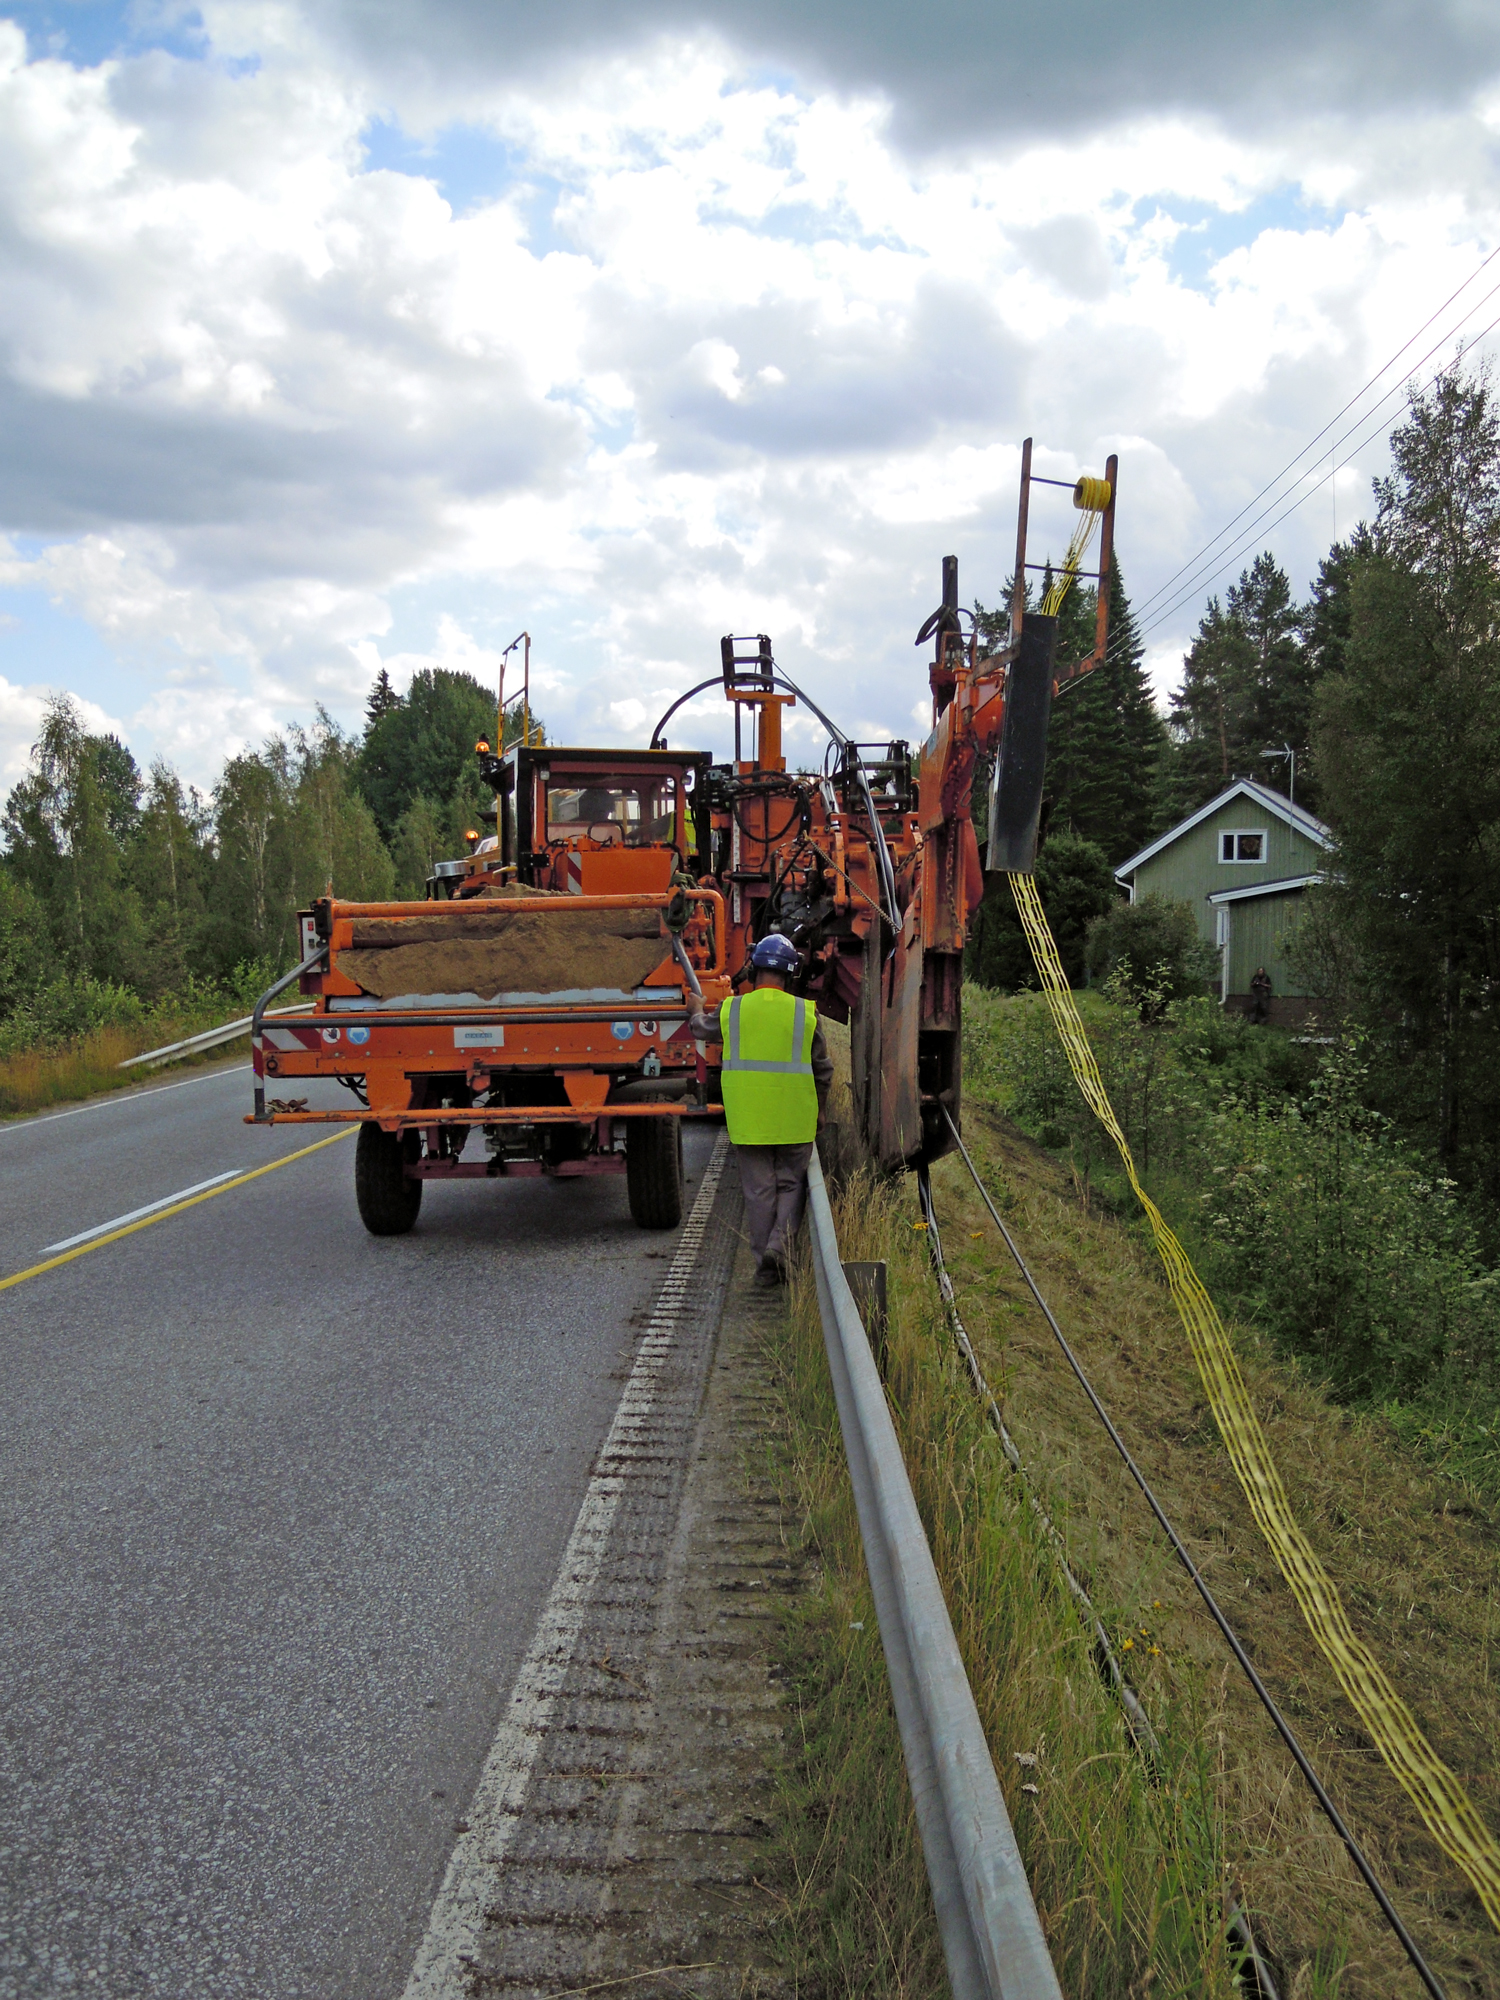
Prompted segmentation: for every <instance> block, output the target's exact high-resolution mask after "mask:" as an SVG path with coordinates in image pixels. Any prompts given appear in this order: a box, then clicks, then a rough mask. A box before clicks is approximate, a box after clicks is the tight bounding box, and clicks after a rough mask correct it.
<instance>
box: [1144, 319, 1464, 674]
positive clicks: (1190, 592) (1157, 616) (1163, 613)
mask: <svg viewBox="0 0 1500 2000" xmlns="http://www.w3.org/2000/svg"><path fill="white" fill-rule="evenodd" d="M1494 291H1500V285H1497V286H1496V287H1495V288H1494ZM1493 296H1494V292H1488V293H1486V294H1485V298H1486V299H1488V298H1491V297H1493ZM1480 303H1481V304H1483V303H1484V301H1483V300H1481V302H1480ZM1496 327H1500V317H1496V318H1495V319H1492V320H1491V321H1490V322H1489V324H1488V325H1487V326H1484V327H1482V328H1481V329H1480V331H1479V332H1478V333H1477V334H1476V335H1475V336H1474V339H1475V341H1476V342H1478V341H1481V340H1486V339H1488V337H1489V335H1490V334H1492V333H1493V332H1494V331H1495V329H1496ZM1442 345H1443V342H1442V341H1439V342H1438V343H1437V346H1438V347H1440V346H1442ZM1434 352H1436V348H1431V349H1429V350H1428V353H1427V354H1426V355H1424V356H1423V357H1422V359H1423V360H1424V361H1425V360H1428V359H1429V358H1430V357H1431V355H1432V354H1433V353H1434ZM1420 365H1421V364H1420V363H1419V364H1418V366H1420ZM1413 372H1415V371H1413ZM1441 373H1442V370H1441V369H1437V370H1435V371H1434V373H1433V374H1431V375H1430V376H1429V377H1428V378H1427V381H1426V382H1425V383H1424V384H1423V387H1424V388H1431V386H1432V384H1433V383H1434V382H1436V381H1437V379H1438V377H1439V375H1441ZM1410 379H1411V377H1410V376H1406V377H1404V378H1403V382H1402V383H1398V384H1397V385H1396V389H1399V388H1400V387H1402V386H1403V384H1404V382H1406V381H1409V380H1410ZM1396 389H1392V390H1390V391H1388V392H1387V394H1386V396H1383V397H1382V398H1381V399H1380V401H1381V403H1384V402H1386V401H1388V400H1389V397H1390V396H1391V395H1394V394H1395V393H1396ZM1376 407H1377V408H1379V404H1377V405H1376ZM1368 415H1369V413H1368V412H1366V417H1368ZM1365 421H1366V418H1364V417H1362V418H1361V419H1360V420H1359V423H1356V424H1351V425H1350V427H1349V429H1348V430H1347V431H1345V432H1344V434H1343V436H1342V437H1341V438H1340V439H1339V443H1340V444H1343V443H1344V442H1345V440H1347V439H1348V438H1349V437H1351V436H1352V435H1353V433H1354V432H1355V431H1356V430H1358V429H1359V428H1360V424H1363V423H1364V422H1365ZM1389 421H1390V418H1389V414H1388V413H1387V414H1386V415H1383V416H1380V417H1377V418H1376V420H1375V422H1374V424H1373V425H1371V426H1370V428H1369V429H1368V430H1367V431H1365V433H1364V435H1363V436H1362V437H1361V438H1359V440H1358V441H1357V442H1356V443H1355V444H1354V445H1353V446H1352V447H1351V448H1350V450H1349V451H1348V452H1346V453H1345V454H1344V456H1343V457H1342V458H1341V459H1339V461H1338V463H1337V464H1335V465H1333V466H1330V468H1329V470H1328V471H1327V472H1325V473H1323V474H1322V475H1321V476H1320V477H1319V478H1318V479H1316V480H1314V481H1313V483H1312V484H1311V485H1309V486H1306V487H1305V489H1304V490H1303V491H1302V492H1301V493H1299V494H1298V495H1297V497H1296V498H1295V499H1294V500H1292V501H1291V502H1290V504H1289V505H1288V506H1286V507H1284V508H1283V509H1282V511H1281V513H1279V514H1278V515H1277V516H1276V518H1275V520H1274V521H1272V522H1270V523H1269V525H1268V526H1267V527H1266V528H1265V529H1264V530H1262V529H1261V527H1260V523H1261V522H1262V521H1264V520H1265V516H1266V514H1268V513H1270V511H1271V508H1270V507H1267V508H1266V509H1265V510H1264V511H1263V512H1262V513H1261V514H1260V515H1258V516H1257V517H1256V520H1255V521H1253V522H1252V523H1251V524H1250V532H1249V533H1247V534H1246V536H1245V537H1244V539H1243V540H1242V541H1240V543H1239V544H1238V546H1237V547H1235V548H1234V549H1232V550H1231V551H1230V552H1229V553H1228V554H1226V555H1224V556H1223V557H1222V558H1221V559H1220V560H1219V561H1218V562H1217V563H1216V564H1215V565H1214V566H1213V567H1212V568H1210V569H1208V570H1199V571H1198V572H1196V574H1195V575H1194V576H1193V577H1192V578H1191V579H1190V580H1189V581H1188V582H1187V583H1186V584H1184V585H1183V586H1182V587H1181V588H1180V589H1179V590H1178V591H1177V592H1176V593H1174V595H1173V598H1172V601H1171V602H1170V603H1168V604H1164V605H1160V606H1158V608H1157V610H1156V611H1155V613H1154V614H1153V615H1152V616H1151V617H1149V618H1140V622H1139V625H1138V630H1137V637H1139V638H1141V639H1144V638H1145V637H1146V636H1147V634H1148V633H1150V632H1154V631H1155V630H1156V629H1157V627H1158V626H1160V625H1162V624H1164V623H1165V622H1166V620H1167V619H1169V618H1171V617H1172V616H1173V615H1174V614H1175V613H1176V612H1178V611H1180V610H1181V609H1182V607H1183V605H1184V604H1186V603H1187V601H1188V599H1189V598H1191V597H1193V596H1194V595H1195V594H1196V593H1197V592H1198V591H1200V590H1204V589H1207V588H1208V587H1209V586H1210V585H1211V584H1214V583H1216V582H1217V581H1218V579H1219V578H1220V577H1221V576H1223V575H1224V573H1225V571H1226V570H1230V569H1233V567H1234V565H1235V564H1236V563H1237V562H1238V561H1239V560H1240V559H1241V558H1242V557H1243V556H1244V555H1246V554H1247V553H1248V551H1249V550H1250V549H1251V548H1252V547H1253V546H1254V545H1255V543H1256V542H1258V541H1262V540H1264V539H1265V537H1266V536H1268V535H1270V534H1272V533H1273V532H1274V531H1275V530H1276V529H1277V528H1279V527H1280V526H1281V523H1282V522H1283V521H1285V520H1286V519H1287V518H1288V516H1290V515H1292V514H1295V513H1296V511H1297V509H1298V508H1299V507H1300V506H1302V505H1303V503H1304V502H1305V501H1308V500H1310V499H1311V498H1312V497H1313V495H1314V494H1315V493H1318V492H1320V491H1321V490H1322V489H1323V487H1325V486H1326V485H1327V484H1328V482H1329V481H1330V480H1331V479H1336V478H1337V477H1338V475H1339V473H1340V472H1341V471H1342V470H1343V469H1344V467H1345V466H1346V465H1347V464H1348V463H1349V461H1350V459H1351V458H1353V457H1354V455H1355V453H1356V452H1359V451H1362V450H1363V449H1364V447H1365V446H1366V445H1367V444H1369V443H1370V442H1371V441H1372V439H1374V438H1375V437H1377V436H1378V435H1379V433H1380V431H1381V430H1382V429H1383V428H1384V426H1385V425H1386V424H1387V423H1388V422H1389ZM1307 476H1308V477H1310V476H1311V475H1307ZM1286 497H1287V496H1286V494H1285V493H1283V494H1282V495H1281V498H1282V499H1286ZM1271 504H1272V506H1275V505H1276V504H1277V503H1276V502H1275V501H1273V502H1272V503H1271ZM1137 615H1138V617H1139V614H1137ZM1109 650H1110V651H1112V650H1113V649H1112V648H1111V649H1109ZM1106 657H1108V652H1107V653H1106Z"/></svg>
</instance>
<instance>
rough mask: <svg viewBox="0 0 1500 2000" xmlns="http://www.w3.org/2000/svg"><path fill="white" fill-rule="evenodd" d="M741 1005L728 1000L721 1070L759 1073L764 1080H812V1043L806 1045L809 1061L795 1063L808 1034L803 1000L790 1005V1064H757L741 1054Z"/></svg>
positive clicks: (741, 1001)
mask: <svg viewBox="0 0 1500 2000" xmlns="http://www.w3.org/2000/svg"><path fill="white" fill-rule="evenodd" d="M742 1004H743V1000H742V999H740V1000H731V1001H730V1002H729V1032H728V1034H727V1035H726V1037H725V1040H724V1064H723V1066H724V1068H725V1069H753V1070H759V1071H760V1072H761V1074H762V1075H763V1076H802V1075H803V1074H806V1075H808V1076H811V1075H812V1043H811V1042H810V1041H809V1043H808V1045H807V1048H808V1060H807V1061H806V1062H798V1061H797V1060H796V1053H797V1050H798V1048H799V1047H800V1046H801V1043H802V1037H803V1035H804V1034H805V1033H806V1031H807V1002H806V1001H805V1000H798V1001H796V1002H794V1004H793V1011H792V1057H793V1059H792V1061H791V1062H760V1061H758V1060H753V1059H747V1058H746V1057H744V1056H742V1055H741V1054H740V1007H741V1005H742Z"/></svg>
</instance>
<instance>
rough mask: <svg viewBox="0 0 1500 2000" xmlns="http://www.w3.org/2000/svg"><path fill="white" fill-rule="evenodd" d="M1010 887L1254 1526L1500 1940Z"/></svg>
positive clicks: (1050, 963) (1465, 1806)
mask: <svg viewBox="0 0 1500 2000" xmlns="http://www.w3.org/2000/svg"><path fill="white" fill-rule="evenodd" d="M1010 884H1011V889H1012V891H1013V893H1014V895H1015V901H1016V909H1017V911H1018V912H1019V914H1020V918H1021V924H1022V927H1023V929H1024V930H1025V932H1026V939H1027V943H1028V944H1029V945H1030V947H1031V956H1032V961H1033V963H1034V964H1035V966H1036V969H1037V976H1038V978H1039V979H1040V981H1041V985H1042V992H1043V994H1044V995H1045V996H1046V1001H1047V1007H1048V1010H1049V1012H1050V1013H1051V1016H1052V1021H1053V1025H1054V1026H1055V1028H1056V1029H1057V1033H1058V1039H1059V1040H1060V1041H1061V1042H1062V1045H1063V1050H1064V1052H1065V1054H1066V1055H1067V1058H1068V1065H1069V1067H1070V1068H1071V1070H1072V1072H1073V1080H1074V1082H1075V1083H1076V1084H1077V1085H1078V1088H1079V1091H1080V1093H1081V1094H1082V1096H1083V1099H1084V1102H1085V1103H1086V1104H1087V1105H1088V1107H1089V1109H1090V1110H1091V1111H1092V1112H1093V1114H1094V1116H1095V1117H1096V1118H1097V1119H1098V1120H1099V1122H1100V1124H1101V1125H1102V1126H1103V1127H1104V1129H1105V1131H1106V1132H1107V1133H1108V1134H1109V1136H1110V1138H1111V1139H1112V1140H1113V1141H1114V1144H1115V1148H1116V1150H1117V1152H1118V1153H1119V1155H1120V1160H1121V1163H1122V1164H1123V1166H1124V1168H1125V1173H1126V1176H1127V1178H1128V1179H1129V1182H1130V1185H1131V1187H1132V1189H1133V1190H1134V1191H1135V1195H1136V1199H1137V1200H1138V1201H1139V1202H1140V1204H1141V1207H1142V1208H1143V1209H1144V1210H1145V1212H1146V1217H1147V1220H1148V1221H1149V1222H1150V1224H1151V1233H1152V1236H1153V1237H1154V1239H1155V1242H1156V1248H1157V1252H1158V1254H1159V1255H1160V1257H1161V1261H1162V1265H1163V1267H1164V1268H1165V1271H1166V1276H1167V1285H1168V1288H1169V1289H1170V1291H1171V1294H1172V1302H1173V1304H1174V1305H1175V1306H1176V1307H1177V1311H1178V1314H1179V1316H1180V1317H1181V1320H1182V1324H1183V1327H1184V1329H1185V1330H1186V1333H1187V1337H1188V1344H1189V1346H1190V1347H1191V1349H1192V1353H1193V1359H1194V1361H1195V1362H1196V1363H1197V1367H1198V1374H1199V1377H1200V1379H1201V1380H1202V1383H1203V1387H1204V1391H1205V1393H1206V1394H1207V1396H1208V1401H1209V1406H1210V1408H1211V1409H1212V1411H1213V1413H1214V1419H1215V1421H1216V1423H1217V1424H1218V1426H1219V1432H1220V1435H1221V1436H1222V1438H1223V1440H1224V1445H1225V1449H1226V1450H1227V1451H1228V1453H1229V1459H1230V1463H1231V1464H1232V1465H1233V1467H1234V1470H1235V1476H1236V1478H1237V1479H1238V1480H1239V1482H1240V1485H1241V1487H1242V1488H1243V1490H1244V1494H1245V1498H1246V1499H1247V1500H1248V1501H1249V1503H1250V1511H1251V1513H1252V1514H1253V1515H1254V1517H1255V1522H1256V1526H1257V1527H1258V1528H1259V1529H1260V1531H1261V1534H1262V1535H1263V1536H1264V1537H1265V1540H1266V1542H1267V1545H1268V1546H1269V1548H1270V1550H1271V1553H1272V1555H1273V1556H1274V1557H1275V1558H1276V1564H1277V1567H1278V1568H1279V1569H1280V1571H1281V1573H1282V1575H1283V1576H1284V1577H1285V1578H1286V1581H1287V1585H1288V1587H1289V1589H1290V1590H1291V1593H1292V1595H1293V1597H1294V1598H1295V1599H1296V1601H1297V1606H1298V1609H1299V1610H1300V1611H1301V1613H1302V1616H1303V1618H1304V1619H1305V1620H1306V1622H1307V1627H1308V1630H1309V1631H1310V1632H1311V1633H1312V1635H1313V1638H1314V1639H1315V1640H1316V1641H1317V1644H1318V1646H1319V1648H1320V1650H1321V1651H1322V1653H1323V1655H1324V1657H1325V1659H1327V1661H1328V1663H1329V1665H1330V1666H1331V1667H1332V1668H1333V1671H1334V1674H1335V1676H1336V1677H1337V1679H1338V1683H1339V1686H1340V1687H1341V1688H1342V1689H1343V1690H1344V1693H1345V1694H1346V1695H1347V1696H1348V1698H1349V1700H1350V1702H1351V1703H1352V1704H1353V1706H1354V1709H1355V1711H1356V1713H1357V1714H1358V1715H1359V1718H1360V1720H1361V1722H1363V1724H1364V1725H1365V1728H1366V1729H1367V1730H1368V1731H1369V1733H1370V1736H1371V1738H1372V1740H1373V1741H1374V1743H1375V1746H1376V1748H1377V1749H1378V1750H1379V1752H1380V1754H1381V1756H1382V1758H1383V1759H1384V1760H1385V1763H1386V1765H1387V1767H1388V1768H1389V1770H1390V1771H1391V1772H1392V1774H1393V1775H1394V1777H1395V1778H1396V1780H1397V1782H1398V1783H1399V1784H1400V1786H1401V1787H1402V1789H1403V1791H1405V1793H1406V1794H1407V1796H1408V1798H1410V1799H1411V1801H1412V1803H1413V1804H1414V1805H1415V1806H1416V1808H1417V1811H1418V1812H1419V1813H1420V1814H1421V1816H1422V1821H1423V1824H1424V1825H1425V1826H1426V1827H1427V1830H1428V1832H1429V1833H1430V1834H1431V1835H1432V1837H1433V1839H1434V1840H1435V1841H1436V1842H1437V1844H1438V1846H1439V1847H1440V1848H1441V1849H1442V1850H1443V1852H1444V1853H1445V1854H1446V1855H1447V1856H1448V1858H1449V1860H1450V1861H1452V1862H1454V1863H1455V1864H1456V1865H1457V1866H1458V1867H1459V1868H1461V1869H1462V1870H1463V1873H1464V1874H1465V1876H1467V1878H1468V1880H1469V1882H1470V1883H1471V1884H1472V1885H1473V1887H1474V1890H1475V1892H1476V1894H1477V1895H1478V1897H1479V1900H1480V1902H1481V1904H1482V1905H1483V1907H1484V1911H1485V1914H1486V1915H1487V1916H1488V1917H1489V1919H1490V1922H1491V1923H1492V1924H1493V1925H1494V1926H1495V1927H1496V1929H1497V1930H1500V1846H1497V1845H1496V1842H1495V1839H1494V1836H1493V1835H1492V1834H1491V1832H1490V1830H1489V1828H1488V1827H1487V1826H1486V1825H1485V1823H1484V1821H1483V1820H1482V1819H1481V1818H1480V1816H1479V1814H1478V1812H1477V1810H1476V1809H1475V1807H1474V1804H1473V1801H1472V1800H1471V1799H1470V1798H1469V1795H1468V1793H1467V1792H1466V1791H1465V1790H1464V1787H1463V1785H1462V1784H1461V1783H1460V1782H1459V1780H1458V1778H1457V1777H1456V1776H1455V1775H1454V1773H1453V1772H1452V1771H1450V1770H1449V1769H1448V1766H1447V1765H1446V1764H1445V1763H1444V1762H1443V1760H1442V1758H1441V1757H1439V1755H1438V1754H1437V1752H1436V1750H1434V1749H1433V1747H1432V1745H1431V1744H1430V1743H1429V1742H1428V1740H1427V1738H1426V1736H1424V1735H1423V1733H1422V1731H1421V1729H1420V1728H1419V1727H1418V1724H1417V1720H1416V1717H1415V1716H1414V1715H1413V1714H1412V1712H1411V1710H1410V1709H1409V1708H1408V1707H1407V1705H1406V1703H1405V1702H1404V1701H1403V1700H1402V1699H1401V1696H1400V1695H1399V1694H1398V1693H1397V1692H1396V1689H1395V1687H1394V1686H1393V1685H1392V1683H1391V1681H1390V1679H1389V1678H1388V1676H1387V1675H1386V1673H1385V1670H1384V1668H1383V1667H1382V1666H1381V1665H1380V1663H1379V1661H1378V1660H1377V1659H1376V1658H1375V1656H1374V1654H1373V1653H1372V1652H1371V1651H1370V1649H1369V1647H1368V1646H1367V1645H1366V1644H1365V1643H1364V1641H1363V1640H1362V1639H1361V1638H1359V1637H1358V1635H1357V1634H1356V1632H1355V1630H1354V1627H1353V1626H1352V1625H1351V1624H1350V1622H1349V1614H1348V1612H1347V1611H1346V1610H1345V1609H1344V1601H1343V1599H1342V1597H1341V1596H1340V1595H1339V1592H1338V1589H1337V1586H1336V1585H1335V1584H1334V1582H1333V1579H1332V1578H1331V1577H1330V1576H1329V1574H1328V1572H1327V1571H1326V1570H1325V1569H1324V1567H1323V1565H1322V1562H1321V1561H1320V1560H1319V1558H1318V1556H1317V1554H1316V1552H1315V1551H1314V1549H1313V1546H1312V1544H1311V1543H1310V1542H1309V1541H1308V1539H1307V1537H1306V1535H1305V1534H1304V1533H1303V1532H1302V1529H1301V1527H1300V1526H1299V1525H1298V1522H1297V1519H1296V1516H1295V1515H1294V1514H1293V1512H1292V1506H1291V1502H1290V1500H1289V1499H1288V1498H1287V1493H1286V1488H1285V1487H1284V1486H1283V1484H1282V1480H1281V1474H1280V1472H1279V1471H1278V1470H1277V1467H1276V1462H1275V1460H1274V1458H1273V1457H1272V1455H1271V1448H1270V1446H1269V1444H1268V1443H1267V1441H1266V1436H1265V1432H1264V1431H1263V1430H1262V1429H1261V1425H1260V1419H1259V1418H1258V1417H1257V1416H1256V1414H1255V1405H1254V1403H1253V1402H1252V1401H1251V1397H1250V1391H1249V1389H1248V1388H1247V1386H1246V1383H1245V1378H1244V1376H1243V1375H1242V1374H1241V1373H1240V1365H1239V1362H1238V1360H1237V1359H1236V1357H1235V1352H1234V1348H1233V1346H1232V1345H1231V1343H1230V1339H1229V1336H1228V1334H1227V1333H1226V1332H1225V1331H1224V1326H1223V1322H1222V1321H1221V1320H1220V1318H1219V1314H1218V1311H1217V1308H1216V1307H1215V1305H1214V1302H1213V1300H1212V1299H1211V1298H1210V1297H1209V1295H1208V1293H1207V1291H1206V1290H1205V1289H1204V1286H1203V1282H1202V1280H1201V1279H1200V1278H1199V1276H1198V1273H1197V1272H1196V1271H1195V1270H1194V1268H1193V1264H1192V1260H1191V1259H1190V1258H1189V1256H1188V1254H1187V1252H1186V1251H1185V1250H1184V1249H1183V1247H1182V1245H1181V1243H1180V1242H1179V1241H1178V1239H1177V1236H1176V1234H1175V1232H1174V1231H1173V1230H1172V1229H1171V1227H1170V1226H1169V1225H1168V1223H1167V1221H1166V1219H1165V1217H1164V1216H1163V1215H1162V1213H1161V1211H1160V1209H1159V1208H1158V1207H1157V1206H1156V1203H1155V1202H1154V1201H1152V1199H1151V1197H1150V1195H1148V1194H1147V1192H1146V1190H1145V1188H1144V1187H1143V1186H1142V1185H1141V1180H1140V1176H1139V1174H1138V1173H1137V1172H1136V1166H1135V1159H1134V1156H1133V1155H1132V1153H1131V1150H1130V1144H1129V1141H1128V1140H1127V1139H1126V1137H1125V1133H1124V1130H1123V1128H1122V1127H1121V1125H1120V1121H1119V1119H1118V1118H1117V1117H1116V1116H1115V1111H1114V1106H1113V1105H1112V1104H1111V1103H1110V1101H1109V1094H1108V1092H1107V1091H1106V1090H1105V1088H1104V1079H1103V1077H1102V1076H1101V1075H1100V1074H1099V1065H1098V1063H1097V1062H1096V1061H1095V1060H1094V1052H1093V1049H1092V1047H1091V1046H1090V1043H1089V1038H1088V1031H1087V1029H1086V1028H1085V1027H1084V1025H1083V1020H1082V1017H1081V1016H1080V1014H1079V1012H1078V1008H1077V1006H1076V1005H1075V1003H1074V1000H1073V994H1072V989H1071V988H1070V987H1069V985H1068V977H1067V974H1066V972H1065V971H1064V970H1063V965H1062V960H1061V959H1060V958H1059V957H1058V953H1057V945H1056V943H1055V942H1054V940H1053V937H1052V931H1051V928H1050V927H1049V925H1048V923H1047V914H1046V911H1045V910H1044V909H1043V908H1042V902H1041V897H1040V896H1039V895H1038V893H1037V888H1036V883H1035V881H1034V880H1033V879H1032V877H1031V876H1029V875H1012V876H1011V878H1010ZM996 1219H997V1221H998V1219H999V1218H998V1217H997V1218H996ZM1002 1226H1003V1225H1002Z"/></svg>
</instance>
